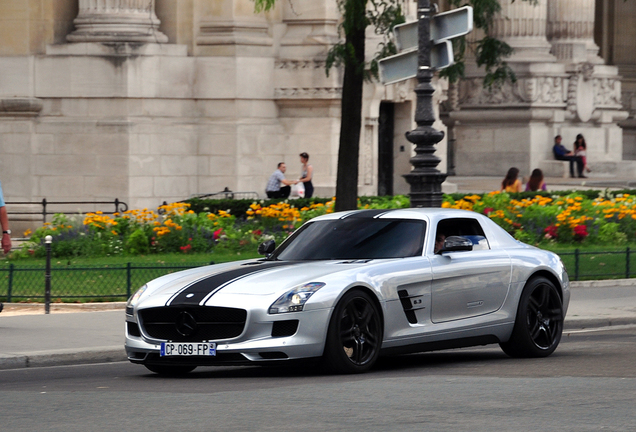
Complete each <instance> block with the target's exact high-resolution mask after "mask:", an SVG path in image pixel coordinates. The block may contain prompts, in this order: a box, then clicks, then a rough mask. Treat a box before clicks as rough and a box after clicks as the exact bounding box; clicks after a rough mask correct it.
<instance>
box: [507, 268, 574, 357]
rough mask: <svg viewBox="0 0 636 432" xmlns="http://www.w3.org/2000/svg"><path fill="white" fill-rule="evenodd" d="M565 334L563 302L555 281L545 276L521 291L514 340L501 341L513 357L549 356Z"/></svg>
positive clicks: (532, 281) (511, 338) (531, 282)
mask: <svg viewBox="0 0 636 432" xmlns="http://www.w3.org/2000/svg"><path fill="white" fill-rule="evenodd" d="M562 333H563V304H562V302H561V297H560V296H559V293H558V291H557V289H556V288H555V286H554V284H553V283H552V282H550V281H549V280H548V279H546V278H544V277H537V278H534V279H532V280H530V281H529V282H528V283H527V284H526V286H525V288H524V289H523V293H522V294H521V299H520V300H519V308H518V310H517V317H516V319H515V326H514V329H513V330H512V336H511V337H510V340H509V341H508V342H505V343H501V344H499V345H500V346H501V349H503V351H504V352H505V353H506V354H508V355H509V356H511V357H547V356H549V355H550V354H552V353H553V352H554V350H555V349H556V348H557V346H558V345H559V342H560V341H561V334H562Z"/></svg>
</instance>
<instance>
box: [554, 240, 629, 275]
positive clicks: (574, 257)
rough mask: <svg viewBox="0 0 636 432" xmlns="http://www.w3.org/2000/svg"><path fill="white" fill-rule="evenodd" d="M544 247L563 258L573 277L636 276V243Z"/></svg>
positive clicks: (569, 273)
mask: <svg viewBox="0 0 636 432" xmlns="http://www.w3.org/2000/svg"><path fill="white" fill-rule="evenodd" d="M628 248H629V254H628V253H627V251H628ZM544 249H547V250H551V251H552V252H555V253H557V254H558V255H559V256H560V257H561V260H562V261H563V264H565V268H566V269H567V271H568V275H569V277H570V280H598V279H623V278H629V277H633V276H634V275H636V256H635V254H634V252H636V244H629V245H624V246H596V245H587V246H584V247H581V246H576V245H549V246H547V247H544Z"/></svg>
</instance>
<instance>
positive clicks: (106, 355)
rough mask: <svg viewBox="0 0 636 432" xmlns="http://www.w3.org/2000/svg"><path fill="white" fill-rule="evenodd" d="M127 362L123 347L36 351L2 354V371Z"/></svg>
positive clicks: (0, 365) (0, 357)
mask: <svg viewBox="0 0 636 432" xmlns="http://www.w3.org/2000/svg"><path fill="white" fill-rule="evenodd" d="M127 360H128V358H127V356H126V350H125V349H124V347H123V345H122V346H109V347H101V348H82V349H75V350H57V351H36V352H33V353H30V354H15V355H7V354H0V370H6V369H20V368H28V367H44V366H68V365H77V364H93V363H112V362H121V361H127Z"/></svg>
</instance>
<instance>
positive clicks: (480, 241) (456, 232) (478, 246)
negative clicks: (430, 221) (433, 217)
mask: <svg viewBox="0 0 636 432" xmlns="http://www.w3.org/2000/svg"><path fill="white" fill-rule="evenodd" d="M450 236H461V237H466V238H468V239H470V241H472V242H473V250H485V249H490V244H489V243H488V239H487V238H486V235H485V234H484V230H483V229H482V227H481V225H480V224H479V222H478V221H477V220H476V219H470V218H452V219H444V220H441V221H439V223H438V224H437V232H436V234H435V238H436V239H442V238H446V237H450ZM442 241H443V240H442Z"/></svg>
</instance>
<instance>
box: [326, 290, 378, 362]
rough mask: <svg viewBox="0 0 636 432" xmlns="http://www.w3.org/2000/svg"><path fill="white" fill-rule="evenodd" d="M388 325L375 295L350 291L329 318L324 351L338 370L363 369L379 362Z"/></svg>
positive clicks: (327, 360) (327, 358)
mask: <svg viewBox="0 0 636 432" xmlns="http://www.w3.org/2000/svg"><path fill="white" fill-rule="evenodd" d="M383 333H384V328H383V324H382V318H381V316H380V310H379V308H378V306H377V305H376V303H375V302H374V301H373V299H372V298H371V296H370V295H369V294H367V293H365V292H363V291H360V290H352V291H349V292H348V293H346V294H345V295H344V296H343V297H342V299H341V300H340V301H339V302H338V304H337V305H336V308H335V310H334V312H333V315H332V316H331V320H330V321H329V328H328V330H327V341H326V344H325V351H324V355H323V359H324V363H325V365H326V366H327V368H328V369H329V370H331V371H333V372H336V373H361V372H365V371H367V370H369V369H370V368H371V367H372V366H373V364H374V363H375V362H376V360H377V358H378V356H379V354H380V348H381V347H382V335H383Z"/></svg>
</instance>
